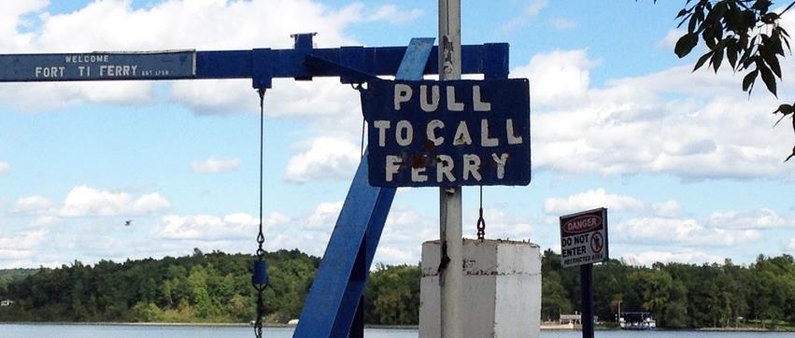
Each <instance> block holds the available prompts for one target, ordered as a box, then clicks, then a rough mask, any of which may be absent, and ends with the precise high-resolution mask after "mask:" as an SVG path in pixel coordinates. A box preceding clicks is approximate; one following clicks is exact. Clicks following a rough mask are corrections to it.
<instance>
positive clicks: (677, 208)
mask: <svg viewBox="0 0 795 338" xmlns="http://www.w3.org/2000/svg"><path fill="white" fill-rule="evenodd" d="M652 208H654V214H655V215H656V216H658V217H678V216H679V213H680V212H681V211H682V205H681V204H679V202H677V201H674V200H668V201H665V202H662V203H657V204H654V205H652Z"/></svg>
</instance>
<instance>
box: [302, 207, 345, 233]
mask: <svg viewBox="0 0 795 338" xmlns="http://www.w3.org/2000/svg"><path fill="white" fill-rule="evenodd" d="M342 205H343V203H342V202H333V203H320V204H318V206H317V207H315V210H314V211H313V212H312V214H311V215H309V217H308V218H307V220H306V224H305V225H304V227H303V228H304V229H307V230H330V229H332V228H334V223H336V221H337V217H338V216H339V214H340V211H341V210H342Z"/></svg>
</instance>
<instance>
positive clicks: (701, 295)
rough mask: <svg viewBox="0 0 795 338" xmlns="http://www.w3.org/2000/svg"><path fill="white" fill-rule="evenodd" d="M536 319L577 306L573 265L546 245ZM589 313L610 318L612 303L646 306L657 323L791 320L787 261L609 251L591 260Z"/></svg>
mask: <svg viewBox="0 0 795 338" xmlns="http://www.w3.org/2000/svg"><path fill="white" fill-rule="evenodd" d="M541 270H542V294H543V297H542V307H541V313H542V314H541V316H542V320H555V319H557V318H558V316H559V315H560V314H561V313H573V312H574V311H577V310H579V309H580V297H579V294H580V284H579V269H577V268H566V269H564V268H561V265H560V256H559V255H557V254H555V253H554V252H552V251H551V250H547V251H545V252H544V256H543V261H542V269H541ZM593 271H594V276H593V283H594V304H595V311H594V313H595V315H597V316H598V317H599V320H600V321H607V322H615V320H616V314H617V313H618V311H619V306H620V308H621V311H629V310H647V311H651V312H652V313H653V315H654V317H655V319H656V320H657V326H658V327H664V328H676V329H680V328H703V327H722V328H726V327H736V326H743V327H746V326H756V327H767V328H770V327H776V326H792V325H793V324H795V261H793V257H792V256H790V255H787V254H784V255H781V256H778V257H766V256H763V255H760V256H758V257H757V259H756V261H755V262H753V263H751V264H749V265H748V266H743V265H736V264H734V263H732V261H731V260H729V259H726V260H725V261H724V262H723V264H717V263H713V264H702V265H695V264H685V263H665V264H663V263H655V264H653V265H652V266H651V267H645V266H633V265H629V264H627V263H625V262H624V261H621V260H615V259H611V260H609V261H607V262H604V263H602V264H598V265H595V266H594V269H593Z"/></svg>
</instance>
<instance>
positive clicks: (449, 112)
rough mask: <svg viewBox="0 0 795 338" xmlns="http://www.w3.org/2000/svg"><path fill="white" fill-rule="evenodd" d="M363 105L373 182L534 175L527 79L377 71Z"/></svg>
mask: <svg viewBox="0 0 795 338" xmlns="http://www.w3.org/2000/svg"><path fill="white" fill-rule="evenodd" d="M432 97H433V98H435V99H432ZM362 108H363V111H364V117H365V119H366V120H367V122H368V126H369V127H368V148H369V150H370V156H369V157H368V161H369V166H370V184H372V185H376V186H392V187H398V186H414V187H417V186H461V185H527V184H529V183H530V97H529V85H528V81H527V79H510V80H507V79H506V80H455V81H442V82H439V81H386V80H380V79H374V80H371V81H368V85H367V90H363V91H362Z"/></svg>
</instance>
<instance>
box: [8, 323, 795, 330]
mask: <svg viewBox="0 0 795 338" xmlns="http://www.w3.org/2000/svg"><path fill="white" fill-rule="evenodd" d="M2 325H65V326H91V325H98V326H102V325H104V326H172V327H179V326H198V327H251V324H249V323H157V322H145V323H143V322H0V326H2ZM263 326H264V327H271V328H286V327H295V325H290V324H274V323H267V324H263ZM365 328H368V329H382V330H418V329H419V326H418V325H365ZM540 329H541V331H580V330H581V327H580V326H579V325H577V326H574V327H572V326H570V325H549V324H547V325H541V328H540ZM595 329H596V330H598V331H614V330H616V331H617V330H620V329H619V328H615V327H599V326H597V327H595ZM656 330H657V331H681V332H698V331H707V332H795V329H793V328H788V327H784V328H776V329H763V328H754V327H736V328H735V327H724V328H721V327H704V328H694V329H664V328H658V329H656Z"/></svg>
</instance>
